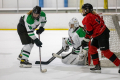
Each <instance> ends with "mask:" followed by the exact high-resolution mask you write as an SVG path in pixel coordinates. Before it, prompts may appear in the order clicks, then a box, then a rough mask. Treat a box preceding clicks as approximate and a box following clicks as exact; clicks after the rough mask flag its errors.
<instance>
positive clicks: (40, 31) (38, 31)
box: [36, 27, 45, 34]
mask: <svg viewBox="0 0 120 80" xmlns="http://www.w3.org/2000/svg"><path fill="white" fill-rule="evenodd" d="M44 30H45V29H44V28H43V27H40V28H39V29H38V30H37V31H36V34H41V33H42V32H43V31H44Z"/></svg>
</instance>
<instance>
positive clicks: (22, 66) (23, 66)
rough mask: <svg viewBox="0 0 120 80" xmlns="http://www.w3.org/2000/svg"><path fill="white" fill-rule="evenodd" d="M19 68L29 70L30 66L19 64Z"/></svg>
mask: <svg viewBox="0 0 120 80" xmlns="http://www.w3.org/2000/svg"><path fill="white" fill-rule="evenodd" d="M19 67H21V68H31V67H32V65H25V64H20V66H19Z"/></svg>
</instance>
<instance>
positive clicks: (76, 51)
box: [53, 18, 88, 65]
mask: <svg viewBox="0 0 120 80" xmlns="http://www.w3.org/2000/svg"><path fill="white" fill-rule="evenodd" d="M69 27H70V29H69V30H68V35H69V38H63V39H62V47H63V49H64V51H65V52H67V51H68V50H69V46H73V48H72V52H70V53H69V54H67V55H64V54H63V55H62V56H59V55H57V54H55V53H53V56H54V57H58V58H61V59H62V62H63V63H65V64H74V65H86V64H87V53H88V44H86V45H84V46H82V45H81V41H82V40H83V38H84V37H85V34H86V33H85V32H84V30H83V29H82V28H80V27H79V22H78V20H77V18H72V19H71V20H70V22H69ZM81 46H82V48H81Z"/></svg>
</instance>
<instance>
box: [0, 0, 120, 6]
mask: <svg viewBox="0 0 120 80" xmlns="http://www.w3.org/2000/svg"><path fill="white" fill-rule="evenodd" d="M2 1H3V8H17V1H19V7H20V8H33V7H34V6H35V5H38V4H39V0H0V8H1V7H2ZM97 1H98V5H96V4H97ZM84 3H91V4H92V5H93V6H94V7H96V6H98V7H103V6H104V0H84ZM79 4H80V0H78V5H79ZM117 5H118V7H120V0H117ZM76 6H77V0H68V7H76ZM108 6H109V7H115V6H116V0H108ZM44 7H46V8H55V7H56V0H44ZM61 7H64V0H58V8H61Z"/></svg>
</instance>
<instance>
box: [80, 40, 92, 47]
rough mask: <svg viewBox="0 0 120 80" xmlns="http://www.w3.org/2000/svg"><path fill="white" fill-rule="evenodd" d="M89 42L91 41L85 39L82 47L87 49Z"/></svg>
mask: <svg viewBox="0 0 120 80" xmlns="http://www.w3.org/2000/svg"><path fill="white" fill-rule="evenodd" d="M89 41H90V39H87V38H84V39H83V40H82V41H81V45H82V47H87V46H88V43H89Z"/></svg>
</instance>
